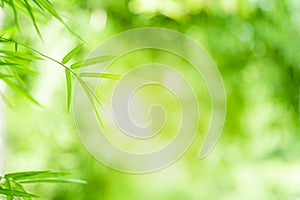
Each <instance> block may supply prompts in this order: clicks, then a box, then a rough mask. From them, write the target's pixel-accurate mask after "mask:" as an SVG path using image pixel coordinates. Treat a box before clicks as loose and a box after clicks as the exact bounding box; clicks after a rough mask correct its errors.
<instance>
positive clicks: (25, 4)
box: [23, 0, 42, 38]
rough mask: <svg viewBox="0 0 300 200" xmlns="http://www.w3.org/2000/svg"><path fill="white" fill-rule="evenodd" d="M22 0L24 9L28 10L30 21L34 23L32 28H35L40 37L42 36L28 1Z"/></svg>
mask: <svg viewBox="0 0 300 200" xmlns="http://www.w3.org/2000/svg"><path fill="white" fill-rule="evenodd" d="M23 1H24V6H25V8H26V10H27V11H28V14H29V16H30V18H31V20H32V23H33V25H34V28H35V30H36V32H37V34H38V35H39V37H40V38H42V35H41V33H40V30H39V28H38V26H37V23H36V20H35V17H34V14H33V11H32V8H31V6H30V4H29V3H28V1H27V0H23Z"/></svg>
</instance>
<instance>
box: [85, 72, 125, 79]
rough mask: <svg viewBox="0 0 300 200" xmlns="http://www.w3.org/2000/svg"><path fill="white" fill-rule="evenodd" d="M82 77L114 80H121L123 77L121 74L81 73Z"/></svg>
mask: <svg viewBox="0 0 300 200" xmlns="http://www.w3.org/2000/svg"><path fill="white" fill-rule="evenodd" d="M79 76H80V77H91V78H105V79H112V80H120V79H121V77H122V76H121V75H119V74H109V73H80V74H79Z"/></svg>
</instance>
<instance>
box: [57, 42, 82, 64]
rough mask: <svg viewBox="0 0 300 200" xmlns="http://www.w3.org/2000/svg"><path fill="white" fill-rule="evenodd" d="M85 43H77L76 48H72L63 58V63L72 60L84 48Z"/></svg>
mask: <svg viewBox="0 0 300 200" xmlns="http://www.w3.org/2000/svg"><path fill="white" fill-rule="evenodd" d="M82 46H83V44H79V45H77V46H76V47H75V48H74V49H72V50H71V51H70V52H69V53H68V54H67V55H66V56H65V57H64V58H63V59H62V61H61V62H62V63H63V64H66V63H67V62H69V60H71V59H72V58H73V57H74V56H75V55H76V54H77V53H78V52H79V51H80V49H81V48H82Z"/></svg>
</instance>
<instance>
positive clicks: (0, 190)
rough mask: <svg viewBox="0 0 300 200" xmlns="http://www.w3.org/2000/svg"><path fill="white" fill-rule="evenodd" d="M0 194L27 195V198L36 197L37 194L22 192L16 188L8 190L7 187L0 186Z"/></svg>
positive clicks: (11, 195)
mask: <svg viewBox="0 0 300 200" xmlns="http://www.w3.org/2000/svg"><path fill="white" fill-rule="evenodd" d="M0 194H2V195H5V196H10V197H29V198H38V197H39V196H37V195H34V194H31V193H27V192H22V191H17V190H9V189H1V188H0Z"/></svg>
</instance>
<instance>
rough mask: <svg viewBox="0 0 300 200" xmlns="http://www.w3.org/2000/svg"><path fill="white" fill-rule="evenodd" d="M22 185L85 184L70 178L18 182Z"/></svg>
mask: <svg viewBox="0 0 300 200" xmlns="http://www.w3.org/2000/svg"><path fill="white" fill-rule="evenodd" d="M19 182H20V183H22V184H26V183H78V184H87V182H86V181H83V180H78V179H70V178H37V179H30V180H20V181H19Z"/></svg>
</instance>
